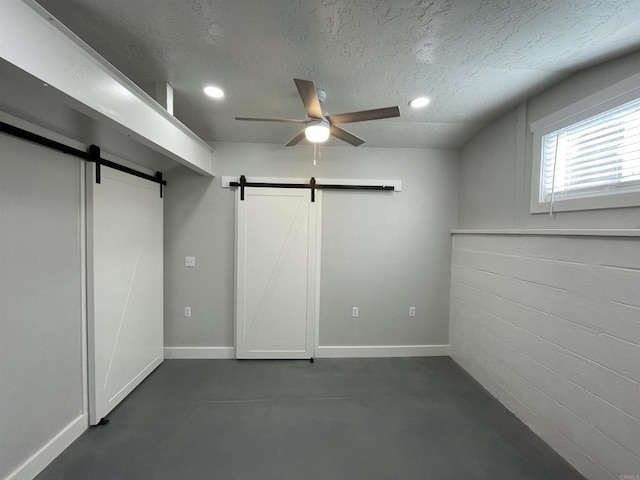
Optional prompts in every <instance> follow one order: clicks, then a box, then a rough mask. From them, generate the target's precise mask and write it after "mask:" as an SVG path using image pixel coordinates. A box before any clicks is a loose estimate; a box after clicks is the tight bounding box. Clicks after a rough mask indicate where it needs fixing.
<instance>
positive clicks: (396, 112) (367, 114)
mask: <svg viewBox="0 0 640 480" xmlns="http://www.w3.org/2000/svg"><path fill="white" fill-rule="evenodd" d="M399 116H400V109H399V108H398V107H397V106H396V107H385V108H375V109H373V110H362V111H361V112H348V113H337V114H335V115H327V120H329V122H330V123H332V124H334V125H337V124H339V123H354V122H366V121H367V120H378V119H380V118H393V117H399Z"/></svg>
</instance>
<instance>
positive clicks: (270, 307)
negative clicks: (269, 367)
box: [236, 187, 321, 359]
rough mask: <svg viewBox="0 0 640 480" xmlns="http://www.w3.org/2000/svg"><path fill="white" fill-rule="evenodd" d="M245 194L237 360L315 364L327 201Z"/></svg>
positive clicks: (240, 220) (240, 216) (284, 192)
mask: <svg viewBox="0 0 640 480" xmlns="http://www.w3.org/2000/svg"><path fill="white" fill-rule="evenodd" d="M244 190H245V192H244V200H240V188H238V192H237V197H236V229H237V230H236V242H237V244H236V358H292V359H293V358H312V357H313V347H314V325H315V315H316V262H317V251H316V247H317V225H316V220H317V217H316V215H317V211H318V203H319V201H320V200H321V195H318V193H316V201H315V202H311V192H310V191H309V190H306V189H286V188H251V187H246V188H245V189H244Z"/></svg>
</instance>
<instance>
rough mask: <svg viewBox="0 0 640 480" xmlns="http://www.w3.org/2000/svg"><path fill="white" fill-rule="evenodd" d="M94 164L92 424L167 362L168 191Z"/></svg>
mask: <svg viewBox="0 0 640 480" xmlns="http://www.w3.org/2000/svg"><path fill="white" fill-rule="evenodd" d="M94 172H95V166H94V165H93V164H88V165H87V277H88V278H87V310H88V315H87V318H88V325H87V326H88V329H87V330H88V360H89V371H88V380H89V421H90V423H91V424H92V425H95V424H97V423H98V422H99V421H100V419H102V418H103V417H104V416H105V415H107V414H108V413H109V412H110V411H111V410H112V409H113V408H114V407H115V406H116V405H117V404H118V403H120V402H121V401H122V400H123V399H124V398H125V397H126V396H127V395H128V394H129V393H130V392H131V391H132V390H133V389H134V388H135V387H136V386H138V385H139V384H140V382H142V380H144V379H145V378H146V377H147V375H149V373H151V372H152V371H153V370H154V369H155V368H156V367H157V366H158V365H160V363H161V362H162V360H163V271H162V270H163V269H162V264H163V257H162V245H163V232H162V198H160V186H159V185H158V184H156V183H153V182H149V181H147V180H143V179H141V178H137V177H134V176H131V175H127V174H125V173H122V172H119V171H117V170H113V169H111V168H108V167H102V168H101V183H100V184H96V182H95V173H94Z"/></svg>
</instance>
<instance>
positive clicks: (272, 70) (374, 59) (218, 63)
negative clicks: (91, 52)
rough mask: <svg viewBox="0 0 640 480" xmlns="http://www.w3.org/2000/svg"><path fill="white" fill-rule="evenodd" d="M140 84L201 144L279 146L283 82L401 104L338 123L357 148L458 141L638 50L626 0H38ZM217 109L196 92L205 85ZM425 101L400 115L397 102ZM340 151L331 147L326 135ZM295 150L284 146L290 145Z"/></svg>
mask: <svg viewBox="0 0 640 480" xmlns="http://www.w3.org/2000/svg"><path fill="white" fill-rule="evenodd" d="M39 3H40V4H41V5H42V6H44V7H45V8H46V9H47V10H49V11H50V12H51V13H52V14H53V15H54V16H55V17H57V18H58V19H59V20H61V21H62V22H63V23H64V24H65V25H67V26H68V27H69V28H70V29H71V30H72V31H73V32H75V33H76V34H77V35H78V36H79V37H80V38H82V39H83V40H84V41H85V42H87V43H88V44H89V45H90V46H92V47H93V48H94V49H95V50H97V51H98V52H99V53H100V54H101V55H103V56H104V57H105V58H106V59H107V60H109V61H110V62H111V63H113V64H114V65H115V66H116V67H117V68H119V69H120V70H121V71H122V72H123V73H125V74H126V75H127V76H129V77H130V78H131V79H132V80H133V81H134V82H136V83H137V84H138V85H140V86H143V88H144V87H145V86H146V85H148V84H151V83H153V82H162V81H168V82H169V83H170V84H171V85H172V86H173V87H174V89H175V114H176V116H177V117H178V118H179V119H180V120H181V121H182V122H183V123H185V124H186V125H187V126H189V127H190V128H191V129H192V130H194V131H195V132H196V133H197V134H199V135H200V136H201V137H202V138H203V139H204V140H206V141H209V142H215V141H234V142H235V141H244V142H267V143H282V144H284V143H285V142H286V141H287V140H289V138H290V137H292V136H293V135H294V134H295V133H296V132H297V130H298V129H299V125H291V124H276V123H271V124H264V123H257V124H254V123H248V122H242V123H241V122H236V121H235V120H234V119H233V117H234V116H256V117H258V116H268V117H286V118H303V117H304V111H303V108H302V105H301V102H300V99H299V97H298V94H297V91H296V88H295V85H294V83H293V78H294V77H298V78H303V79H309V80H314V81H315V82H316V84H317V86H318V87H320V88H323V89H325V90H326V91H327V93H328V98H327V101H326V102H325V104H324V105H323V108H324V109H325V110H326V111H328V112H329V113H341V112H347V111H353V110H364V109H369V108H377V107H384V106H389V105H399V106H400V110H401V115H402V116H401V118H395V119H388V120H378V121H373V122H366V123H360V124H351V125H348V127H347V128H348V129H349V130H350V131H352V132H353V133H355V134H356V135H359V136H362V137H363V138H365V139H366V140H367V143H366V144H365V145H367V146H387V147H436V148H446V147H459V146H461V145H462V144H464V143H465V141H466V140H468V139H469V138H470V136H472V135H473V134H474V133H475V132H477V131H478V129H479V128H481V127H482V126H483V125H484V124H486V123H487V122H488V121H489V120H491V119H492V118H494V117H495V116H496V115H498V114H499V113H501V112H503V111H505V110H506V109H508V108H509V107H512V106H514V105H515V104H516V103H517V102H518V101H520V100H523V99H524V98H526V97H527V96H529V95H531V94H532V93H534V92H536V91H539V90H540V89H541V88H543V87H544V86H546V85H548V84H550V83H552V82H554V81H556V80H558V79H559V78H562V77H565V76H567V75H568V74H570V73H571V72H573V71H575V70H577V69H579V68H581V67H584V66H587V65H590V64H593V63H596V62H599V61H601V60H604V59H607V58H611V57H614V56H617V55H619V54H622V53H626V52H629V51H632V50H635V49H637V48H640V1H638V0H546V1H522V0H521V1H518V0H513V1H502V0H458V1H454V0H435V1H419V0H411V1H409V0H380V1H375V0H253V1H249V0H188V1H184V0H182V1H179V0H135V1H132V0H109V1H104V0H39ZM210 83H211V84H216V85H219V86H220V87H222V88H223V89H224V90H225V92H226V97H225V98H224V99H223V100H222V101H215V100H211V99H209V98H207V97H205V96H204V95H203V94H202V88H203V87H204V86H205V85H207V84H210ZM422 94H424V95H427V96H429V97H430V98H431V99H432V102H431V104H430V105H429V106H428V107H427V108H426V109H424V110H420V111H412V110H411V109H410V108H409V107H408V106H407V102H408V101H409V100H410V99H411V98H413V97H415V96H418V95H422ZM334 142H336V144H340V142H339V141H335V140H334ZM294 148H295V147H294Z"/></svg>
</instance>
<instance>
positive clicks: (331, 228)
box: [165, 135, 458, 348]
mask: <svg viewBox="0 0 640 480" xmlns="http://www.w3.org/2000/svg"><path fill="white" fill-rule="evenodd" d="M285 137H286V135H285ZM215 150H216V151H215V159H216V165H215V172H216V175H219V176H221V175H236V176H238V175H240V174H245V175H247V176H248V177H251V176H252V175H253V176H269V177H311V176H315V177H324V178H327V177H328V178H378V179H399V180H402V181H403V191H402V192H400V193H382V192H358V193H352V192H329V191H325V192H324V193H323V195H324V204H323V237H322V265H321V268H322V281H321V303H320V344H321V345H325V346H326V345H329V346H387V345H390V346H398V345H442V344H447V343H448V315H449V314H448V298H449V271H450V264H449V258H450V248H451V242H450V235H449V231H450V229H451V228H453V227H454V226H455V225H456V221H457V218H456V217H457V205H456V202H457V181H458V180H457V179H458V153H457V152H454V151H446V150H426V149H379V148H376V149H371V148H366V147H364V148H363V147H360V148H354V147H325V148H323V149H322V157H321V159H320V160H319V162H318V166H316V167H314V166H313V165H312V156H313V150H312V147H311V146H309V145H300V146H298V147H295V148H286V147H282V146H278V145H267V144H233V143H220V144H217V145H215ZM167 179H168V180H169V186H168V187H167V189H166V195H165V345H166V346H168V347H182V348H193V347H205V348H206V347H229V348H230V347H233V344H234V343H233V322H234V316H233V315H234V261H235V259H234V241H235V240H234V235H235V233H234V232H235V210H234V209H235V207H234V205H235V191H234V190H231V189H227V188H221V186H220V178H214V179H207V178H203V177H199V176H196V175H193V174H191V173H190V172H188V171H186V170H185V169H182V168H180V169H177V170H174V171H171V172H169V173H168V176H167ZM186 255H194V256H196V259H197V265H196V267H195V268H186V267H184V257H185V256H186ZM410 305H414V306H416V317H414V318H410V317H409V315H408V309H409V306H410ZM185 306H190V307H191V308H192V317H191V318H184V316H183V309H184V307H185ZM351 306H358V307H359V308H360V316H359V318H351Z"/></svg>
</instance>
